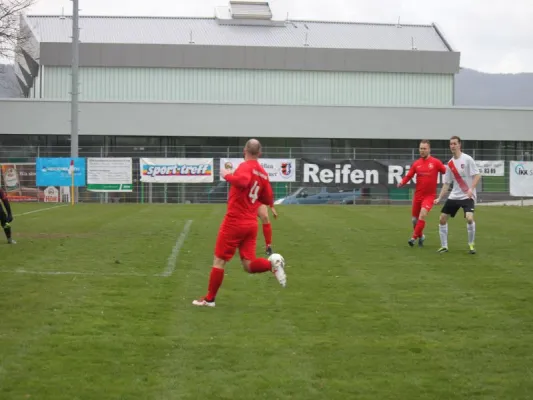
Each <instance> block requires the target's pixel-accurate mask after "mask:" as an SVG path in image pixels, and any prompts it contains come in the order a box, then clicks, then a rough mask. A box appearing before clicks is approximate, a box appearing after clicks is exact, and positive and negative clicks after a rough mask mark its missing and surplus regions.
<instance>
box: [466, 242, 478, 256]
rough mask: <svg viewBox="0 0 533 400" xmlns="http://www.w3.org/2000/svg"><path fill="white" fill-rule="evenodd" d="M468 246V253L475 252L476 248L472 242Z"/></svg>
mask: <svg viewBox="0 0 533 400" xmlns="http://www.w3.org/2000/svg"><path fill="white" fill-rule="evenodd" d="M468 247H470V250H469V251H468V252H469V253H470V254H476V248H475V246H474V243H470V244H469V245H468Z"/></svg>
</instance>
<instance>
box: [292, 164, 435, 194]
mask: <svg viewBox="0 0 533 400" xmlns="http://www.w3.org/2000/svg"><path fill="white" fill-rule="evenodd" d="M412 163H414V161H413V160H319V159H310V158H302V159H301V170H302V173H301V176H302V178H301V179H302V183H306V184H312V185H315V186H322V185H325V186H364V187H371V186H391V187H393V186H396V185H397V184H398V183H400V181H401V180H402V178H403V177H404V176H405V175H407V172H408V171H409V168H410V166H411V164H412ZM435 168H436V166H435ZM442 180H443V175H442V174H438V182H439V183H441V182H442ZM415 183H416V175H415V176H414V177H413V179H411V181H410V182H409V183H408V184H406V185H405V187H414V185H415Z"/></svg>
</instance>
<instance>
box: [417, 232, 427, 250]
mask: <svg viewBox="0 0 533 400" xmlns="http://www.w3.org/2000/svg"><path fill="white" fill-rule="evenodd" d="M424 240H426V236H425V235H422V237H420V238H418V247H424Z"/></svg>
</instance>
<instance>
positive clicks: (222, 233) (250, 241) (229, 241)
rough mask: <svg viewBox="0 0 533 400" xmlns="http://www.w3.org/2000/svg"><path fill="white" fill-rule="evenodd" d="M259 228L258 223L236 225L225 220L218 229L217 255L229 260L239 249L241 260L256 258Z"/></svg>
mask: <svg viewBox="0 0 533 400" xmlns="http://www.w3.org/2000/svg"><path fill="white" fill-rule="evenodd" d="M257 230H258V228H257V223H255V224H254V225H244V226H236V225H227V224H225V223H224V222H223V223H222V225H221V226H220V229H219V231H218V236H217V242H216V245H215V256H216V257H218V258H221V259H222V260H224V261H226V262H228V261H230V260H231V259H232V258H233V256H234V255H235V252H236V251H237V249H239V255H240V257H241V260H253V259H255V258H256V257H255V249H256V243H257Z"/></svg>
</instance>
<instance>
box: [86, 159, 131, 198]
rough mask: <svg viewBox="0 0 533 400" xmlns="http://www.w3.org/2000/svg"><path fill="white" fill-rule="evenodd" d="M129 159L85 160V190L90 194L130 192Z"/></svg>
mask: <svg viewBox="0 0 533 400" xmlns="http://www.w3.org/2000/svg"><path fill="white" fill-rule="evenodd" d="M132 167H133V161H132V159H131V158H119V157H112V158H87V190H90V191H92V192H131V191H132V190H133V173H132Z"/></svg>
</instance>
